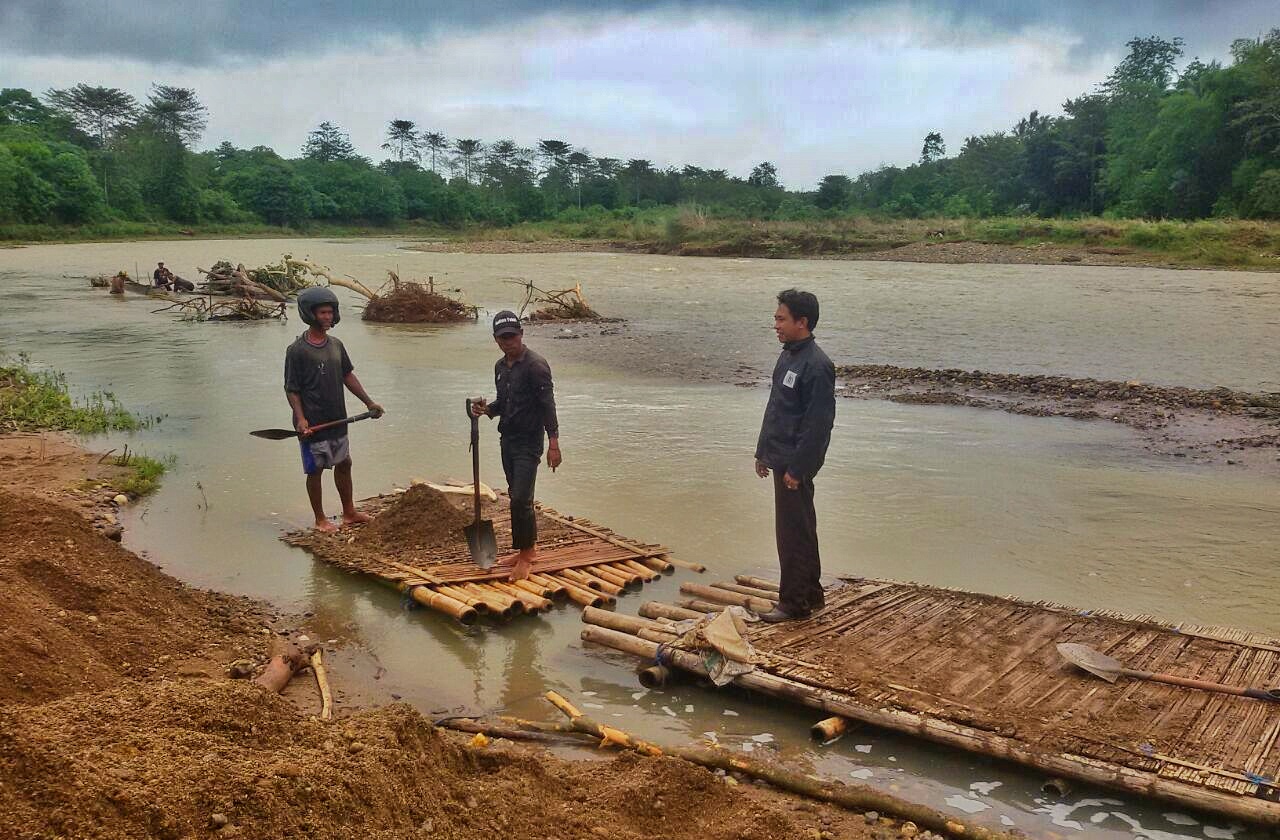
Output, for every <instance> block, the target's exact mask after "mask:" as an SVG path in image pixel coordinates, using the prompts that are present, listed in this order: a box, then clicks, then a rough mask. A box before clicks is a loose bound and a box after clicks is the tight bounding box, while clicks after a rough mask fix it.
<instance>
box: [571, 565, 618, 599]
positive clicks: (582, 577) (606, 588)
mask: <svg viewBox="0 0 1280 840" xmlns="http://www.w3.org/2000/svg"><path fill="white" fill-rule="evenodd" d="M560 574H562V575H564V576H565V577H568V578H572V579H573V580H575V581H577V582H578V583H580V584H582V585H583V586H585V587H587V588H588V589H598V590H600V591H601V592H605V593H608V594H609V595H621V594H622V589H623V588H622V587H621V586H619V585H618V584H616V583H610V582H609V581H607V580H605V579H604V578H601V577H597V576H595V575H593V574H590V573H589V572H584V571H582V570H581V569H561V570H560Z"/></svg>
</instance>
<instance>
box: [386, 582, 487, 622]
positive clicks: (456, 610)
mask: <svg viewBox="0 0 1280 840" xmlns="http://www.w3.org/2000/svg"><path fill="white" fill-rule="evenodd" d="M396 588H397V589H399V590H400V591H401V592H408V593H409V597H410V598H412V599H413V600H415V601H417V602H418V603H419V604H422V606H424V607H426V608H427V609H430V610H435V611H436V612H442V613H444V614H445V615H447V616H451V617H453V618H456V619H457V620H458V621H459V622H461V623H462V624H466V625H471V624H475V623H476V619H477V618H478V617H479V616H478V615H477V614H476V610H475V607H472V606H469V605H467V604H465V603H463V602H462V601H459V600H457V599H456V598H450V597H449V596H448V595H442V594H440V593H439V592H433V591H431V590H430V589H428V588H427V587H425V586H410V585H409V584H407V583H398V584H396Z"/></svg>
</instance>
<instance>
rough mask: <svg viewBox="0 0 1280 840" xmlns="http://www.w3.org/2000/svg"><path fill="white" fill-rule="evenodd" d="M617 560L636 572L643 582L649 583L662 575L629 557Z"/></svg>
mask: <svg viewBox="0 0 1280 840" xmlns="http://www.w3.org/2000/svg"><path fill="white" fill-rule="evenodd" d="M617 562H618V564H619V565H622V566H626V567H627V568H628V569H630V570H631V571H633V572H635V573H636V574H638V575H639V576H640V577H641V578H642V579H643V580H644V582H645V583H650V582H651V581H655V580H657V579H658V578H660V577H662V573H661V572H655V571H654V570H653V569H650V568H649V567H648V566H644V565H641V564H640V563H638V562H636V561H635V560H632V559H631V558H627V559H626V560H619V561H617Z"/></svg>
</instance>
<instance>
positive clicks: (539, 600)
mask: <svg viewBox="0 0 1280 840" xmlns="http://www.w3.org/2000/svg"><path fill="white" fill-rule="evenodd" d="M489 585H490V586H493V587H495V588H497V589H500V590H501V591H502V592H504V593H506V594H507V595H510V596H511V597H512V598H515V599H516V600H517V601H520V602H521V603H523V604H524V608H525V609H526V610H528V611H529V612H550V611H551V608H552V607H553V606H554V605H553V604H552V603H551V601H550V599H548V598H543V597H542V596H541V595H534V594H533V593H532V592H526V591H525V590H523V589H521V588H520V587H518V586H512V585H511V584H509V583H501V582H499V581H496V580H495V581H493V582H492V583H490V584H489Z"/></svg>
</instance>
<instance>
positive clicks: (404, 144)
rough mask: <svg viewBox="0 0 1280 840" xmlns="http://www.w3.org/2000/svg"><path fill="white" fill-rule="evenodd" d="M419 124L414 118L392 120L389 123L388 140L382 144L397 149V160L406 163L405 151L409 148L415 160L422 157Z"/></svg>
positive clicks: (384, 146)
mask: <svg viewBox="0 0 1280 840" xmlns="http://www.w3.org/2000/svg"><path fill="white" fill-rule="evenodd" d="M416 129H417V124H416V123H415V122H414V121H413V120H392V121H391V122H389V123H388V124H387V140H386V142H385V143H383V144H382V148H384V149H392V148H394V149H395V150H396V160H398V161H400V162H401V163H404V153H405V150H408V152H409V156H410V157H412V158H413V159H414V160H421V159H422V140H421V138H419V137H418V132H417V130H416Z"/></svg>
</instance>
